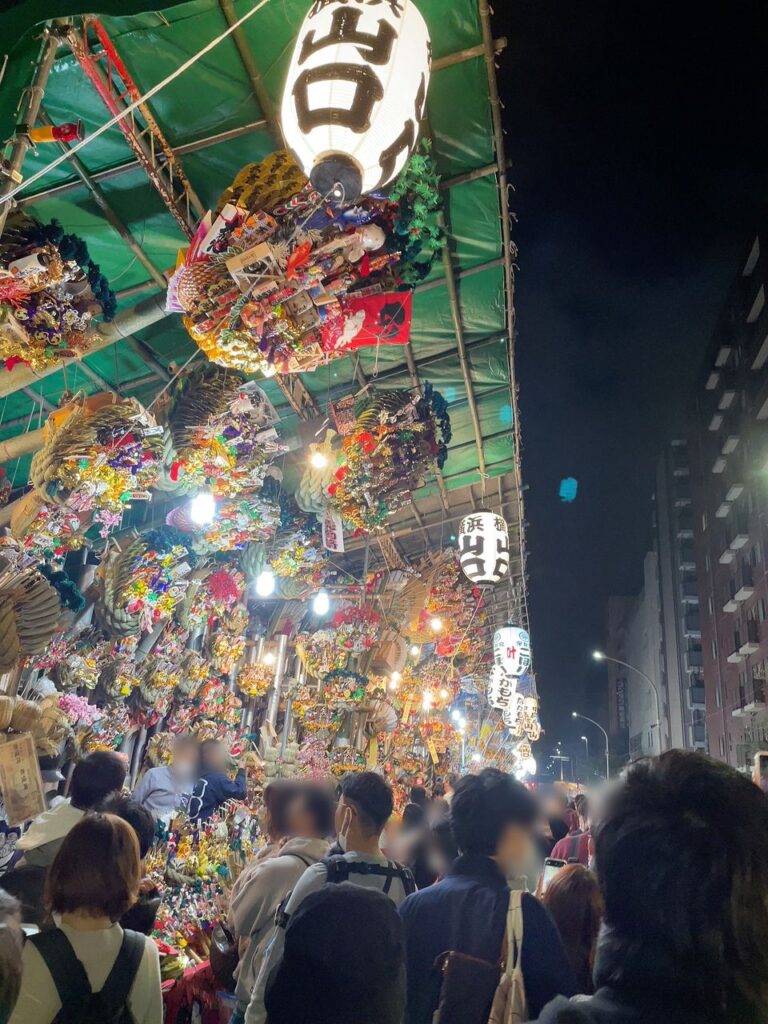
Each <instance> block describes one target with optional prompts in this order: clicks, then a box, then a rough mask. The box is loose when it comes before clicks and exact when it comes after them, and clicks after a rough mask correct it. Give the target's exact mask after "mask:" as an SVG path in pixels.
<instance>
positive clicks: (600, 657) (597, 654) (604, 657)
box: [592, 651, 661, 753]
mask: <svg viewBox="0 0 768 1024" xmlns="http://www.w3.org/2000/svg"><path fill="white" fill-rule="evenodd" d="M592 657H593V658H594V659H595V661H612V662H613V663H614V665H623V666H624V668H628V669H629V670H630V672H637V674H638V675H639V676H642V677H643V679H644V680H645V681H646V683H648V685H649V686H650V688H651V690H652V691H653V697H654V700H655V702H656V728H657V729H658V730H659V753H661V711H660V707H661V705H660V704H659V690H658V687H657V686H656V683H654V681H653V680H652V679H651V677H650V676H647V675H646V674H645V672H643V671H642V669H639V668H636V667H635V666H634V665H630V664H629V662H628V661H622V660H621V659H620V658H612V657H611V656H610V655H609V654H605V653H604V652H603V651H592ZM651 728H653V726H651Z"/></svg>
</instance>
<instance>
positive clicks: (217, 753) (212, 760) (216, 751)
mask: <svg viewBox="0 0 768 1024" xmlns="http://www.w3.org/2000/svg"><path fill="white" fill-rule="evenodd" d="M205 766H206V768H208V769H209V770H210V771H214V772H223V771H224V770H225V769H226V767H227V752H226V750H225V749H224V747H222V746H221V745H220V744H218V743H217V744H216V746H215V747H208V748H207V749H206V751H205Z"/></svg>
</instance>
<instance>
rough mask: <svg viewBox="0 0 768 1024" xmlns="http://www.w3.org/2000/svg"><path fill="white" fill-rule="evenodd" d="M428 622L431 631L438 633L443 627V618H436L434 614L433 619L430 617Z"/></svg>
mask: <svg viewBox="0 0 768 1024" xmlns="http://www.w3.org/2000/svg"><path fill="white" fill-rule="evenodd" d="M429 624H430V626H431V627H432V632H433V633H439V632H440V630H441V629H442V628H443V620H442V619H438V617H437V616H435V617H434V619H432V620H431V622H430V623H429Z"/></svg>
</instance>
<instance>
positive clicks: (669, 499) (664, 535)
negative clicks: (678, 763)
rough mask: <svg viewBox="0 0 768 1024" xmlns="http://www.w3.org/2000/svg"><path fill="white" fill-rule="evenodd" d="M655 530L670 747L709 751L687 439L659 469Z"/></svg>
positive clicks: (667, 452) (673, 444) (675, 443)
mask: <svg viewBox="0 0 768 1024" xmlns="http://www.w3.org/2000/svg"><path fill="white" fill-rule="evenodd" d="M654 526H655V531H656V551H657V553H658V582H659V614H660V617H661V644H662V646H661V662H662V668H661V670H660V674H659V675H660V683H661V686H662V691H661V697H662V702H663V704H664V706H665V716H664V717H665V719H666V726H667V741H668V744H669V746H670V747H680V748H682V749H685V750H701V751H706V750H707V727H706V707H705V695H704V674H703V665H704V660H703V652H702V648H701V620H700V615H699V588H698V579H697V569H696V555H695V550H694V542H693V535H694V534H693V505H692V494H691V467H690V457H689V451H688V441H687V439H686V438H675V439H674V440H672V441H670V442H669V443H668V444H667V445H665V447H664V449H663V451H662V453H661V456H660V458H659V461H658V464H657V468H656V491H655V494H654Z"/></svg>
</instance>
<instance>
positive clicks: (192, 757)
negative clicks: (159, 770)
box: [173, 743, 197, 779]
mask: <svg viewBox="0 0 768 1024" xmlns="http://www.w3.org/2000/svg"><path fill="white" fill-rule="evenodd" d="M173 769H174V771H175V773H176V774H177V775H178V776H179V778H182V779H189V778H192V776H193V775H195V774H196V772H197V748H196V747H193V746H192V745H191V744H190V743H183V744H181V745H180V746H178V747H177V748H176V749H175V750H174V752H173Z"/></svg>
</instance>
